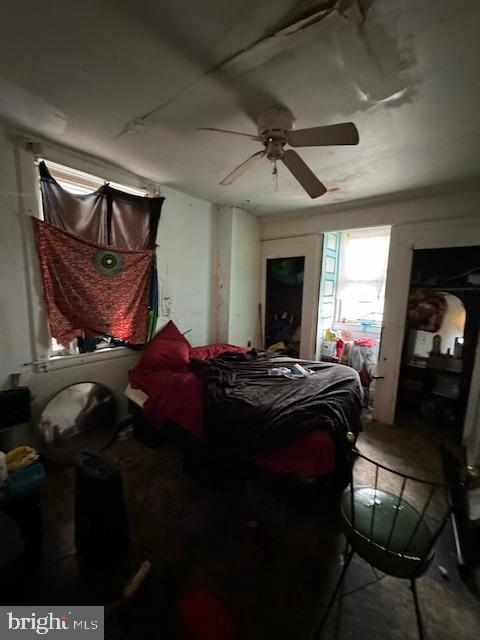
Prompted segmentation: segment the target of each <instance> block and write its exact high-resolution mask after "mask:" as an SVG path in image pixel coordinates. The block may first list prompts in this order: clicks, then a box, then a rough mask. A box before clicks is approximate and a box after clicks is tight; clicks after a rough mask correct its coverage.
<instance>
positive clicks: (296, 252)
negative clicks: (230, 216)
mask: <svg viewBox="0 0 480 640" xmlns="http://www.w3.org/2000/svg"><path fill="white" fill-rule="evenodd" d="M321 239H322V236H320V235H309V236H299V237H295V238H286V239H282V240H267V241H265V242H263V243H262V313H261V320H262V328H263V346H264V347H268V346H271V345H272V344H274V343H275V342H280V341H282V342H285V343H288V344H289V349H290V352H291V353H292V355H298V356H299V357H300V358H302V359H305V360H312V359H314V358H315V352H316V339H317V320H318V300H319V289H320V268H321V258H322V244H321Z"/></svg>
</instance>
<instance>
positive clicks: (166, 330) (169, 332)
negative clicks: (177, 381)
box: [137, 320, 190, 371]
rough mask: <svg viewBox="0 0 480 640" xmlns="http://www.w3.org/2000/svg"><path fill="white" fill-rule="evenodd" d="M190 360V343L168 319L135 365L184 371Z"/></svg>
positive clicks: (150, 368) (151, 369)
mask: <svg viewBox="0 0 480 640" xmlns="http://www.w3.org/2000/svg"><path fill="white" fill-rule="evenodd" d="M189 362H190V343H189V341H188V340H187V339H186V338H185V336H183V335H182V334H181V333H180V331H179V330H178V329H177V327H176V326H175V324H174V323H173V322H172V321H171V320H169V322H167V324H166V325H165V326H164V327H163V329H160V331H159V332H158V333H157V334H156V335H155V336H153V338H152V339H151V340H150V342H149V343H148V344H147V346H146V347H145V349H144V350H143V351H142V355H141V357H140V360H139V361H138V364H137V367H138V368H139V369H143V370H148V371H159V370H162V369H167V370H169V371H179V370H180V371H186V369H187V367H188V363H189Z"/></svg>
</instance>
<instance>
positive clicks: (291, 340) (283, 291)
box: [265, 256, 305, 358]
mask: <svg viewBox="0 0 480 640" xmlns="http://www.w3.org/2000/svg"><path fill="white" fill-rule="evenodd" d="M304 273H305V256H295V257H292V258H268V259H267V289H266V296H265V348H266V349H271V350H280V351H282V353H285V354H286V355H289V356H292V357H294V358H298V357H299V355H300V339H301V332H302V302H303V279H304Z"/></svg>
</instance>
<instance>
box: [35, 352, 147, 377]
mask: <svg viewBox="0 0 480 640" xmlns="http://www.w3.org/2000/svg"><path fill="white" fill-rule="evenodd" d="M138 353H139V352H138V351H133V350H132V349H128V348H127V347H114V348H113V349H100V350H99V351H92V352H91V353H79V354H76V355H73V356H52V357H51V358H49V359H48V360H45V361H42V362H37V363H35V364H34V368H33V370H34V371H35V373H46V372H48V371H56V370H57V369H67V368H70V367H78V366H80V365H85V364H92V363H94V362H104V361H106V360H113V359H117V358H126V357H128V356H134V355H138Z"/></svg>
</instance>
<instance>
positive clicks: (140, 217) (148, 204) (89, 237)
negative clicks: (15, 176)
mask: <svg viewBox="0 0 480 640" xmlns="http://www.w3.org/2000/svg"><path fill="white" fill-rule="evenodd" d="M39 171H40V191H41V196H42V206H43V215H44V221H45V222H46V223H48V224H49V225H51V226H53V227H56V228H57V229H59V230H60V231H62V232H66V233H67V234H70V235H71V236H73V237H75V238H76V239H77V240H81V241H84V242H87V243H91V244H92V245H96V246H97V248H98V250H99V251H100V250H104V249H107V248H108V249H111V250H112V251H115V252H122V251H146V250H151V251H152V255H153V267H152V268H151V269H150V271H149V272H150V284H149V287H148V288H147V299H146V300H145V299H144V300H143V302H144V303H145V305H147V307H148V314H147V319H146V330H145V337H146V340H147V341H148V340H150V339H151V337H152V336H153V335H154V333H155V329H156V324H157V317H158V284H157V272H156V266H155V258H154V254H155V252H154V251H153V250H154V249H155V243H156V237H157V229H158V223H159V220H160V214H161V209H162V205H163V201H164V199H165V198H163V197H155V198H147V197H143V196H137V195H132V194H129V193H125V192H123V191H119V190H118V189H113V188H112V187H110V186H109V185H108V184H105V185H104V186H102V187H100V189H97V191H94V192H92V193H87V194H84V195H74V194H72V193H70V192H68V191H66V190H65V189H63V188H62V187H61V185H59V184H58V182H57V181H56V180H55V179H54V178H53V177H52V176H51V175H50V173H49V171H48V168H47V165H46V164H45V163H44V162H41V163H40V165H39ZM73 258H74V257H73V256H72V259H73ZM42 260H43V261H45V260H47V261H48V257H47V258H46V257H45V252H44V253H43V256H42ZM47 266H48V265H45V264H43V265H42V267H43V275H44V291H46V289H45V287H46V284H47V283H46V281H45V274H46V272H47ZM56 273H57V275H58V274H59V272H58V271H57V272H56ZM59 277H60V278H62V275H61V273H60V274H59ZM76 277H77V278H78V279H79V281H82V280H85V279H86V278H87V274H86V273H85V272H83V271H82V269H79V270H78V271H77V276H76ZM61 284H62V283H58V285H59V286H61ZM63 295H67V298H64V299H63V305H62V306H65V305H66V307H68V304H66V302H67V299H68V296H69V295H71V293H70V294H69V293H68V286H65V287H63ZM118 296H119V297H121V292H120V291H118ZM87 304H89V305H90V307H91V308H92V309H94V308H96V307H98V300H95V299H94V297H93V294H92V297H91V299H90V300H87ZM112 304H113V305H115V301H114V300H112ZM48 306H49V305H48V304H47V307H48ZM50 307H51V305H50ZM73 307H74V305H71V307H70V308H71V309H73ZM51 308H52V307H51ZM75 315H76V317H75V318H71V321H72V323H73V326H74V327H79V326H82V324H81V322H80V319H79V318H78V314H75ZM68 320H69V318H67V321H68ZM49 321H50V327H51V329H52V335H53V337H54V338H57V336H56V335H55V333H56V331H54V330H53V327H52V318H51V317H50V313H49ZM85 326H88V323H87V325H85ZM90 328H91V327H90ZM105 333H108V334H109V335H112V337H114V338H119V337H121V336H117V335H115V334H114V333H110V332H107V331H106V332H105ZM139 335H140V334H139V332H138V331H136V332H135V337H136V338H138V336H139ZM62 338H63V339H62V342H64V341H65V339H64V336H62ZM143 341H144V340H143Z"/></svg>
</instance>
